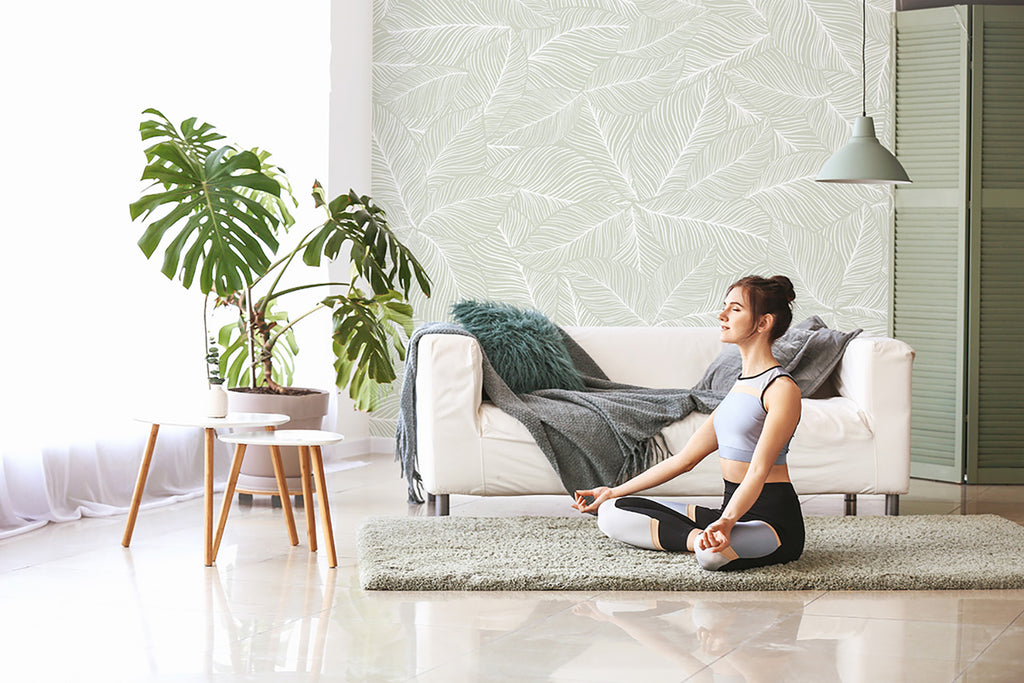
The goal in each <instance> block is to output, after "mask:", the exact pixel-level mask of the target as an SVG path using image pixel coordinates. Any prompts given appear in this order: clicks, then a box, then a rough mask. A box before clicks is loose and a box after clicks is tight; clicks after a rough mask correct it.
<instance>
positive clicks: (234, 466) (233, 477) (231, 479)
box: [212, 443, 245, 562]
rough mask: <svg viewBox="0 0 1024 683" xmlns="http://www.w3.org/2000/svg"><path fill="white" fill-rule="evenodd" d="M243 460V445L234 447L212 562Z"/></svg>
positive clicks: (215, 557)
mask: <svg viewBox="0 0 1024 683" xmlns="http://www.w3.org/2000/svg"><path fill="white" fill-rule="evenodd" d="M244 458H245V444H244V443H240V444H238V445H236V446H235V458H234V460H232V461H231V474H229V475H228V485H227V487H226V488H225V489H224V502H223V503H222V504H221V506H220V521H218V522H217V536H216V538H214V540H213V558H212V559H213V561H214V562H216V561H217V553H218V552H220V539H221V538H222V537H223V536H224V526H225V525H226V524H227V522H228V513H229V512H230V511H231V499H232V498H233V497H234V495H235V486H236V485H237V484H238V472H239V471H240V470H241V469H242V460H243V459H244Z"/></svg>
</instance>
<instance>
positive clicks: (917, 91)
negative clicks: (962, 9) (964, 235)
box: [894, 26, 962, 188]
mask: <svg viewBox="0 0 1024 683" xmlns="http://www.w3.org/2000/svg"><path fill="white" fill-rule="evenodd" d="M958 30H959V29H958V28H957V27H956V26H948V27H935V26H901V27H900V29H899V30H898V31H897V34H896V69H895V72H896V91H897V98H896V138H895V145H894V148H895V153H896V156H897V157H899V159H900V162H901V163H902V164H903V166H904V168H906V169H907V174H908V175H909V176H910V177H911V178H913V180H914V186H915V187H916V188H927V187H955V186H956V184H957V182H958V175H959V164H958V159H959V144H960V125H961V122H960V92H959V89H957V88H950V87H949V84H950V83H959V81H960V73H961V68H962V66H961V56H960V49H959V43H958V40H959V36H958V33H957V32H958Z"/></svg>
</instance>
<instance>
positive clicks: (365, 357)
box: [323, 289, 413, 411]
mask: <svg viewBox="0 0 1024 683" xmlns="http://www.w3.org/2000/svg"><path fill="white" fill-rule="evenodd" d="M323 303H324V304H326V305H328V306H331V307H332V308H333V309H334V314H333V317H334V345H333V346H334V356H335V363H334V368H335V370H337V373H338V376H337V385H338V386H339V387H343V386H345V385H346V384H347V385H348V386H349V396H350V397H351V398H352V399H353V401H355V406H356V408H358V409H359V410H367V411H372V410H375V409H376V408H377V407H378V406H379V405H380V404H381V402H382V401H383V399H384V396H385V394H386V392H387V390H388V388H389V387H390V385H391V383H392V382H393V381H394V380H395V377H396V374H395V363H394V360H393V358H392V351H394V353H396V354H397V355H398V357H399V358H400V359H401V360H405V346H404V345H403V343H402V338H401V335H400V334H399V330H404V331H405V334H406V335H412V332H413V321H412V306H410V305H409V304H407V303H405V301H404V300H403V298H402V295H401V294H399V293H398V292H396V291H393V290H392V291H389V292H385V293H384V294H377V295H375V296H373V297H372V298H368V297H366V296H365V295H364V294H363V292H361V291H360V290H358V289H353V290H352V292H351V293H350V294H349V295H348V296H332V297H328V298H326V299H324V302H323Z"/></svg>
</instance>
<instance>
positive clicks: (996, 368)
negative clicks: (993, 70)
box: [977, 31, 1024, 469]
mask: <svg viewBox="0 0 1024 683" xmlns="http://www.w3.org/2000/svg"><path fill="white" fill-rule="evenodd" d="M987 40H988V32H987V31H986V46H985V47H986V52H987V49H988V43H987ZM1022 216H1024V214H1022V213H1021V210H1014V209H986V208H983V209H982V214H981V249H980V253H981V265H980V269H981V272H980V289H981V292H980V315H979V323H978V324H979V348H978V421H977V426H978V466H979V467H980V468H1011V469H1024V457H1022V453H1024V361H1022V355H1021V350H1022V346H1024V334H1022V322H1024V316H1022V313H1021V312H1022V310H1024V309H1022V302H1021V292H1022V291H1024V267H1022V264H1024V217H1022Z"/></svg>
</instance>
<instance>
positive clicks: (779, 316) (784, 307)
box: [729, 275, 796, 342]
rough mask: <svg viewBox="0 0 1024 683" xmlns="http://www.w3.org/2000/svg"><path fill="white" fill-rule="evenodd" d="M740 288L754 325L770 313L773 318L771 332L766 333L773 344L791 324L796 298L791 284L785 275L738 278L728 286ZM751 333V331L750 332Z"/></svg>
mask: <svg viewBox="0 0 1024 683" xmlns="http://www.w3.org/2000/svg"><path fill="white" fill-rule="evenodd" d="M733 287H741V288H742V289H743V291H745V292H746V293H747V299H748V300H749V302H750V313H751V315H752V317H753V318H754V325H755V326H756V325H757V321H758V320H760V319H761V316H762V315H765V314H768V313H771V314H772V315H773V316H774V317H775V321H774V322H773V323H772V328H771V330H769V331H768V337H769V340H768V341H769V342H773V341H775V340H776V339H778V338H779V337H781V336H782V335H783V334H785V333H786V330H788V329H789V324H790V323H791V322H793V308H792V304H793V299H795V298H796V291H795V290H794V289H793V283H792V282H790V280H789V278H788V277H786V276H785V275H776V276H775V277H771V278H763V277H760V276H757V275H748V276H747V277H744V278H740V279H739V280H737V281H736V282H734V283H732V284H731V285H729V289H730V290H731V289H732V288H733ZM751 332H753V330H751Z"/></svg>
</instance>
